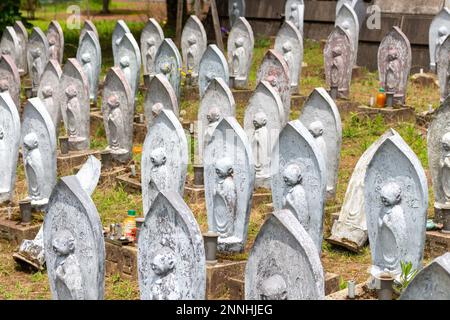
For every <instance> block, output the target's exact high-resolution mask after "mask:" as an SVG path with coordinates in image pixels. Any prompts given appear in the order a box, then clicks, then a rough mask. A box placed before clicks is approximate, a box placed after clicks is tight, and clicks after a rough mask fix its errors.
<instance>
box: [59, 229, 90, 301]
mask: <svg viewBox="0 0 450 320" xmlns="http://www.w3.org/2000/svg"><path fill="white" fill-rule="evenodd" d="M52 246H53V251H54V252H55V254H56V261H55V278H56V279H55V287H56V292H57V294H58V298H59V299H61V300H85V292H84V288H83V276H82V273H81V267H80V264H79V262H78V259H77V257H76V256H75V254H74V253H75V239H74V237H73V236H72V234H71V233H70V232H69V231H68V230H61V231H58V232H57V233H56V234H55V236H54V238H53V241H52Z"/></svg>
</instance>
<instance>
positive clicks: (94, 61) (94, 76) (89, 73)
mask: <svg viewBox="0 0 450 320" xmlns="http://www.w3.org/2000/svg"><path fill="white" fill-rule="evenodd" d="M77 60H78V62H79V63H80V64H81V65H82V67H83V71H84V73H85V75H86V77H87V79H88V83H89V98H90V100H91V101H93V102H97V92H98V82H99V76H100V70H101V66H102V51H101V47H100V42H99V40H98V37H97V36H96V35H95V33H94V32H93V31H85V32H84V33H83V37H82V38H80V45H79V47H78V51H77Z"/></svg>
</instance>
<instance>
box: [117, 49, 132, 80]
mask: <svg viewBox="0 0 450 320" xmlns="http://www.w3.org/2000/svg"><path fill="white" fill-rule="evenodd" d="M119 63H120V69H122V72H123V74H124V75H125V79H127V81H128V84H129V85H130V86H131V69H130V59H129V58H128V57H127V56H124V57H122V58H121V59H120V62H119Z"/></svg>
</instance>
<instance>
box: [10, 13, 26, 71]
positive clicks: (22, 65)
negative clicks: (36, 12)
mask: <svg viewBox="0 0 450 320" xmlns="http://www.w3.org/2000/svg"><path fill="white" fill-rule="evenodd" d="M13 28H14V30H15V31H16V34H17V37H18V38H19V53H18V54H19V55H20V58H19V65H18V66H17V67H18V68H19V72H20V74H23V75H25V74H27V73H28V63H27V45H28V31H27V29H26V28H25V26H24V25H23V23H22V21H16V22H15V23H14V26H13Z"/></svg>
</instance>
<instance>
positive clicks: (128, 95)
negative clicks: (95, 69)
mask: <svg viewBox="0 0 450 320" xmlns="http://www.w3.org/2000/svg"><path fill="white" fill-rule="evenodd" d="M132 99H133V94H132V92H131V88H130V86H129V85H128V82H127V79H125V75H124V74H123V72H122V70H121V69H120V68H119V67H112V68H111V69H109V71H108V73H107V74H106V78H105V84H104V87H103V96H102V113H103V123H104V126H105V132H106V138H107V140H108V147H107V148H106V150H108V151H110V152H111V155H112V157H113V159H115V160H117V161H119V162H122V163H127V162H128V161H129V160H130V159H131V157H132V149H133V120H134V101H133V100H132Z"/></svg>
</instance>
